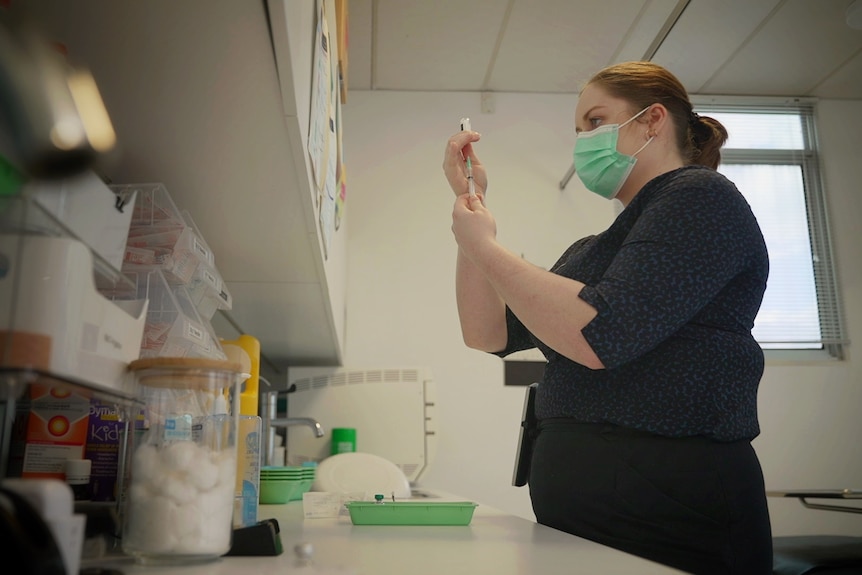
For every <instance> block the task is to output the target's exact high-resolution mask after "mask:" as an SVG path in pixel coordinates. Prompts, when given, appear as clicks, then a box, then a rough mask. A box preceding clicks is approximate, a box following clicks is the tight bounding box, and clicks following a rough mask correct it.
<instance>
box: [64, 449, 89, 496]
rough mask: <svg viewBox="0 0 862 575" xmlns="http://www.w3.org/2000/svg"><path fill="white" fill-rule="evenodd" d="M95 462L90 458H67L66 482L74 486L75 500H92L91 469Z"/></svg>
mask: <svg viewBox="0 0 862 575" xmlns="http://www.w3.org/2000/svg"><path fill="white" fill-rule="evenodd" d="M92 467H93V462H92V461H90V460H89V459H67V460H66V483H68V484H69V487H71V488H72V495H73V496H74V498H75V501H89V500H90V470H91V469H92Z"/></svg>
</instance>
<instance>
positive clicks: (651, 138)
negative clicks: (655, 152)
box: [632, 136, 655, 158]
mask: <svg viewBox="0 0 862 575" xmlns="http://www.w3.org/2000/svg"><path fill="white" fill-rule="evenodd" d="M653 140H655V136H650V137H649V139H648V140H647V141H646V143H645V144H644V145H643V146H641V147H640V148H638V151H637V152H635V153H634V154H632V157H633V158H634V157H635V156H637V155H638V154H640V153H641V152H642V151H643V149H644V148H646V147H647V146H649V145H650V142H652V141H653Z"/></svg>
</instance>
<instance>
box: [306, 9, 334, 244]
mask: <svg viewBox="0 0 862 575" xmlns="http://www.w3.org/2000/svg"><path fill="white" fill-rule="evenodd" d="M315 46H316V49H315V57H314V68H313V79H312V87H313V90H314V93H313V94H312V102H311V107H312V111H311V123H310V127H309V130H310V132H309V144H308V148H309V155H310V157H311V163H312V171H313V173H314V181H315V186H316V190H315V197H316V199H317V207H318V210H319V213H318V219H319V223H320V231H321V238H322V242H323V252H324V257H328V255H329V247H330V244H331V242H332V234H333V233H335V230H336V204H337V200H338V196H339V195H340V194H339V192H340V190H339V173H340V169H339V164H340V159H341V156H340V154H339V151H338V150H339V136H338V129H337V127H338V126H337V115H338V113H339V110H338V108H339V105H340V98H339V97H338V94H339V91H338V85H337V83H338V81H339V80H338V74H337V73H336V72H335V71H334V70H333V66H335V65H337V64H336V60H335V58H333V57H332V51H333V45H332V43H331V37H330V35H329V25H328V24H327V19H326V11H325V9H324V3H323V2H319V10H318V21H317V33H316V35H315Z"/></svg>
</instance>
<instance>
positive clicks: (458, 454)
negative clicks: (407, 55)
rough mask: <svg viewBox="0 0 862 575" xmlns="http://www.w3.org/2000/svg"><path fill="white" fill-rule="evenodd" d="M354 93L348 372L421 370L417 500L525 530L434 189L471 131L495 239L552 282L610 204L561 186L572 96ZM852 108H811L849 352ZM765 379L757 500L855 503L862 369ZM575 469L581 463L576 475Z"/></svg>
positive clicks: (781, 369)
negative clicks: (423, 427) (495, 517)
mask: <svg viewBox="0 0 862 575" xmlns="http://www.w3.org/2000/svg"><path fill="white" fill-rule="evenodd" d="M494 98H495V110H494V112H493V113H490V114H484V113H481V111H480V107H479V106H480V100H479V95H478V94H475V93H404V92H351V93H350V95H349V100H348V104H347V105H346V106H345V107H344V118H345V120H344V132H345V136H344V146H345V161H346V165H347V170H348V171H347V174H348V183H347V186H348V188H347V189H348V192H347V201H346V210H347V212H346V213H347V217H348V218H349V221H350V225H349V228H348V245H349V249H348V251H349V254H348V273H347V276H348V280H347V281H348V285H347V320H346V344H345V361H344V364H345V365H346V366H348V367H351V368H361V367H394V366H428V367H430V368H431V371H432V374H433V375H434V379H435V382H436V384H437V390H438V406H437V407H438V423H437V427H438V430H439V431H438V433H439V450H438V453H437V457H436V460H435V461H434V463H433V466H432V467H431V468H430V469H429V471H428V473H427V474H426V476H425V477H424V478H423V484H425V485H427V486H433V487H436V488H440V489H444V490H446V491H450V492H453V493H457V494H459V495H462V496H464V497H466V498H470V499H474V500H477V501H479V502H481V503H485V504H488V505H491V506H494V507H497V508H499V509H502V510H504V511H508V512H510V513H514V514H516V515H520V516H523V517H527V518H530V519H532V518H533V514H532V510H531V508H530V502H529V495H528V492H527V489H526V488H515V487H512V486H511V475H512V466H513V462H514V452H515V446H516V441H517V430H518V424H519V420H520V413H521V406H522V403H523V393H524V392H523V388H517V387H504V386H503V361H502V360H501V359H499V358H496V357H494V356H489V355H486V354H483V353H480V352H476V351H473V350H469V349H467V348H466V347H465V346H464V345H463V343H462V341H461V336H460V331H459V327H458V319H457V314H456V310H455V299H454V262H455V251H456V246H455V242H454V239H453V238H452V234H451V231H450V225H451V220H450V210H451V207H452V202H453V195H452V192H451V191H450V190H449V188H448V185H447V184H446V181H445V178H444V177H443V173H442V168H441V166H442V160H443V149H444V146H445V143H446V140H447V138H448V137H449V136H450V135H451V134H452V133H454V132H455V131H456V130H457V129H458V119H459V118H460V117H461V116H470V117H471V119H472V125H473V129H474V130H477V131H479V132H480V133H482V136H483V139H482V141H481V142H479V143H478V144H477V147H476V149H477V153H478V154H479V156H480V158H482V160H483V162H484V163H485V164H486V165H487V166H488V169H489V191H488V199H487V203H488V206H489V207H490V208H491V210H492V211H493V213H494V215H495V217H496V219H497V227H498V238H499V239H500V241H501V242H502V243H503V244H504V245H505V246H507V247H508V248H510V249H512V250H513V251H515V252H517V253H521V254H523V256H524V257H526V258H527V259H529V260H530V261H532V262H534V263H536V264H539V265H542V266H549V265H550V264H551V263H553V261H554V260H555V259H556V258H557V256H558V255H559V254H560V252H561V251H562V250H563V249H564V248H565V247H566V246H568V245H569V244H570V243H571V242H572V241H574V240H575V239H578V238H580V237H582V236H584V235H586V234H590V233H596V232H598V231H601V230H602V229H604V228H605V227H607V226H608V225H609V224H610V223H611V221H612V220H613V217H614V214H615V207H614V203H612V202H608V201H606V200H603V199H601V198H599V197H598V196H595V195H594V194H590V193H589V192H587V191H586V190H584V188H583V187H582V185H581V183H580V180H578V178H577V177H573V178H572V179H571V181H570V182H569V184H568V186H567V188H566V189H565V190H563V191H560V189H559V181H560V180H561V179H562V177H563V176H564V174H565V172H566V170H567V169H568V167H569V166H570V164H571V150H572V146H573V143H574V138H573V122H572V116H573V111H574V106H575V103H576V99H575V97H574V96H562V95H531V94H496V95H495V96H494ZM860 118H862V102H824V103H822V105H821V107H820V118H819V121H820V137H821V145H822V149H823V153H824V164H825V175H824V178H825V180H826V186H827V190H828V194H829V199H828V201H829V208H830V213H831V216H832V230H833V235H834V239H835V243H836V256H837V260H838V266H839V280H840V285H841V289H842V291H843V293H844V298H845V312H846V313H845V316H846V318H847V324H848V328H849V332H850V337H851V338H852V339H853V340H854V341H856V340H857V337H856V336H862V334H860V329H862V297H860V291H859V289H858V288H859V284H860V280H862V277H860V276H862V265H860V261H859V257H858V255H856V252H857V245H858V244H859V243H860V240H862V232H860V231H858V226H857V225H856V223H857V222H858V221H859V220H860V219H862V199H861V198H860V190H859V184H858V182H860V181H862V166H860V163H859V162H858V160H857V159H856V156H857V155H858V154H857V153H856V150H859V149H861V148H862V141H860V138H862V136H860V134H862V120H860ZM854 351H855V350H853V348H852V347H851V349H850V353H849V355H848V360H847V361H845V362H842V363H825V364H820V365H816V366H809V365H802V366H800V365H771V364H770V365H768V366H767V371H766V374H765V376H764V379H763V383H762V387H761V394H760V413H761V426H762V428H763V432H762V435H761V436H760V437H759V438H757V440H756V441H755V447H756V448H757V451H758V453H759V454H760V457H761V461H762V463H763V466H764V471H765V474H766V480H767V487H768V488H770V489H780V488H785V487H847V486H857V487H862V457H860V450H859V447H857V446H858V445H859V444H860V443H862V442H860V441H859V436H860V430H862V415H860V413H859V412H860V409H859V408H860V405H862V401H860V399H862V377H860V372H862V360H860V359H859V357H858V354H854ZM584 464H585V465H588V462H585V463H584ZM771 504H772V513H773V525H774V532H775V533H776V534H784V533H791V532H816V531H820V532H826V531H830V532H853V531H854V530H856V531H858V516H853V515H851V514H842V513H830V512H824V511H812V510H808V509H804V508H802V506H801V505H800V504H799V503H798V502H796V501H785V500H777V499H776V500H771Z"/></svg>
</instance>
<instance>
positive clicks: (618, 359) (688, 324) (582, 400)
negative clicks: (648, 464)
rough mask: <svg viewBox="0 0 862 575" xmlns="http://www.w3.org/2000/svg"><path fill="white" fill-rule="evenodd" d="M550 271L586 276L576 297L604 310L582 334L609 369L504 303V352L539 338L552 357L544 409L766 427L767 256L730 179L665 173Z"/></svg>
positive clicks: (539, 403) (698, 428)
mask: <svg viewBox="0 0 862 575" xmlns="http://www.w3.org/2000/svg"><path fill="white" fill-rule="evenodd" d="M551 271H552V272H554V273H557V274H560V275H562V276H566V277H570V278H573V279H576V280H578V281H581V282H583V283H584V284H586V286H585V287H584V288H583V290H581V292H580V298H581V299H583V300H584V301H586V302H588V303H589V304H590V305H592V306H593V307H595V308H596V310H598V315H597V316H596V317H595V318H594V319H593V321H591V322H590V323H589V325H587V326H586V327H585V328H584V330H583V334H584V336H585V337H586V339H587V341H588V342H589V344H590V345H591V346H592V348H593V350H594V351H595V353H596V354H597V355H598V357H599V358H600V359H601V360H602V363H603V364H604V365H605V369H601V370H591V369H589V368H587V367H584V366H582V365H580V364H578V363H576V362H573V361H571V360H569V359H567V358H566V357H563V356H562V355H560V354H558V353H556V352H555V351H553V350H552V349H550V348H548V346H546V345H544V344H543V343H542V342H541V341H538V340H537V339H536V338H535V337H534V336H533V335H532V334H531V333H529V332H528V331H527V329H526V328H525V327H524V325H523V324H522V323H521V322H520V321H519V320H518V319H517V318H516V317H515V316H514V314H512V312H511V310H508V309H507V312H506V315H507V324H508V330H509V336H508V337H509V339H508V344H507V347H506V349H505V350H503V351H501V352H499V353H497V355H499V356H501V357H505V356H506V355H508V354H510V353H513V352H515V351H519V350H523V349H528V348H532V347H538V348H539V349H540V350H541V351H542V352H543V354H544V355H545V357H546V358H547V360H548V363H547V365H546V367H545V373H544V378H543V380H542V382H541V384H540V385H539V391H538V394H537V397H536V416H537V417H538V418H539V419H544V418H548V417H568V418H573V419H575V420H577V421H582V422H609V423H614V424H617V425H621V426H625V427H629V428H634V429H640V430H645V431H650V432H653V433H656V434H660V435H666V436H672V437H683V436H693V435H701V436H706V437H710V438H713V439H716V440H719V441H733V440H738V439H753V438H754V437H756V436H757V435H758V434H759V433H760V428H759V425H758V421H757V388H758V385H759V383H760V378H761V376H762V374H763V351H762V350H761V348H760V346H759V345H758V343H757V342H756V341H755V340H754V338H753V337H752V335H751V328H752V326H753V325H754V318H755V316H756V315H757V311H758V309H759V308H760V303H761V301H762V299H763V292H764V290H765V289H766V279H767V275H768V272H769V259H768V255H767V252H766V245H765V243H764V241H763V236H762V234H761V232H760V227H759V226H758V224H757V220H756V219H755V217H754V214H752V212H751V208H750V207H749V205H748V203H747V202H746V200H745V198H744V197H743V196H742V195H741V194H740V193H739V191H738V190H737V189H736V186H734V185H733V183H732V182H730V181H729V180H727V179H726V178H725V177H724V176H722V175H721V174H719V173H718V172H716V171H714V170H711V169H709V168H705V167H703V166H686V167H684V168H680V169H678V170H675V171H672V172H669V173H666V174H662V175H661V176H659V177H657V178H655V179H653V180H652V181H650V182H649V183H647V185H646V186H644V188H643V189H642V190H641V191H640V192H639V193H638V194H637V196H635V198H634V199H633V200H632V201H631V202H630V203H629V205H628V206H627V207H626V209H625V210H623V212H622V213H621V214H619V216H618V217H617V218H616V220H615V221H614V223H613V224H612V225H611V226H610V228H608V229H607V230H605V231H604V232H602V233H601V234H598V235H596V236H590V237H587V238H584V239H582V240H580V241H578V242H576V243H575V244H573V245H572V246H571V247H569V248H568V249H567V250H566V252H565V253H564V254H563V255H562V257H560V259H559V260H558V261H557V263H556V264H554V267H553V268H552V269H551Z"/></svg>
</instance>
